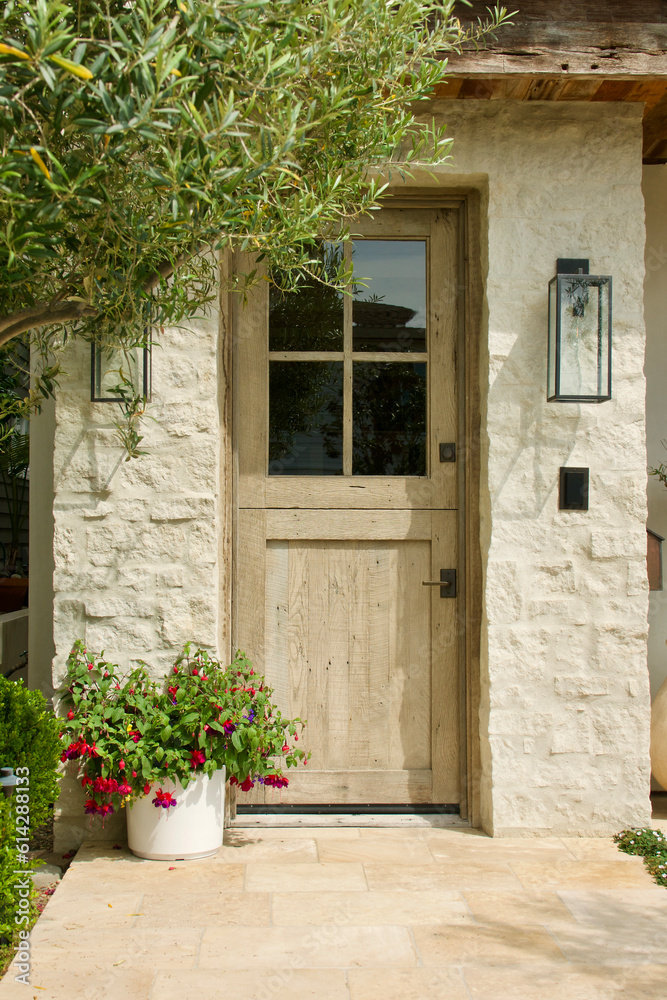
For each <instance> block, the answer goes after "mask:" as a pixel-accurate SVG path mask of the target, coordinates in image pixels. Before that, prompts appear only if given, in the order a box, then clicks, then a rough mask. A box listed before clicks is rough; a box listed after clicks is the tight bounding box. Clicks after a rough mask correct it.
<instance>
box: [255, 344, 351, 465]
mask: <svg viewBox="0 0 667 1000" xmlns="http://www.w3.org/2000/svg"><path fill="white" fill-rule="evenodd" d="M342 474H343V363H342V361H271V362H269V475H270V476H340V475H342Z"/></svg>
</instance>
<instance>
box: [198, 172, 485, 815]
mask: <svg viewBox="0 0 667 1000" xmlns="http://www.w3.org/2000/svg"><path fill="white" fill-rule="evenodd" d="M383 204H386V206H387V207H391V208H431V209H437V208H453V209H456V210H458V212H459V223H460V225H459V254H458V255H459V262H458V265H459V266H458V273H459V275H460V276H461V283H460V286H459V289H458V294H459V302H460V308H459V310H458V331H457V380H458V400H459V404H458V407H459V413H458V424H459V433H458V445H457V462H458V464H459V508H458V510H459V517H458V547H459V553H458V566H459V579H458V588H457V589H458V593H459V595H460V598H461V600H460V602H459V607H458V620H459V631H458V640H459V641H458V647H459V649H458V660H459V692H460V697H459V712H460V739H461V753H460V761H461V803H460V810H461V818H462V819H467V820H468V821H469V823H470V825H471V826H473V827H477V826H480V825H481V816H480V775H481V760H480V733H479V706H480V649H481V620H482V558H481V545H480V518H479V498H480V474H481V465H480V428H481V422H480V413H481V404H480V347H481V318H482V302H483V281H482V262H481V198H480V192H479V191H478V190H477V189H474V188H467V189H461V188H456V189H446V188H444V189H443V188H438V189H434V188H408V189H406V188H405V187H403V188H401V189H400V191H399V190H397V189H395V188H394V189H392V188H391V187H390V188H389V190H388V193H387V195H386V197H385V198H384V199H383ZM351 228H352V229H354V225H352V227H351ZM231 273H232V259H231V255H230V254H225V255H223V256H222V258H221V261H220V277H221V280H220V303H219V306H220V309H219V316H220V330H219V334H220V335H219V344H220V348H219V360H218V387H219V388H218V392H219V400H218V402H219V413H220V438H221V444H220V447H221V454H220V467H221V518H220V530H219V555H220V558H219V565H220V580H219V593H220V612H221V614H220V627H219V648H220V654H221V656H222V657H223V658H224V659H230V658H231V655H232V650H233V649H236V648H237V635H238V632H237V620H236V613H237V609H236V605H235V600H234V594H235V590H236V571H237V564H236V554H237V551H238V544H237V532H238V499H237V496H238V452H237V439H236V434H235V420H234V398H235V392H234V386H235V379H236V371H237V368H236V366H235V364H234V357H235V345H234V336H233V332H234V310H235V309H238V308H242V304H241V302H240V299H239V295H238V293H234V292H232V291H231V290H230V288H231V281H230V275H231ZM230 804H231V807H232V815H233V814H234V811H235V810H234V804H233V803H230Z"/></svg>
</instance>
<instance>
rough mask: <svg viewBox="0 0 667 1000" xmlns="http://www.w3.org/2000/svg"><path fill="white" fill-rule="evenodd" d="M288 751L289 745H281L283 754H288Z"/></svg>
mask: <svg viewBox="0 0 667 1000" xmlns="http://www.w3.org/2000/svg"><path fill="white" fill-rule="evenodd" d="M289 749H290V748H289V744H287V743H284V744H283V753H289Z"/></svg>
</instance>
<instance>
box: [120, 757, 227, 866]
mask: <svg viewBox="0 0 667 1000" xmlns="http://www.w3.org/2000/svg"><path fill="white" fill-rule="evenodd" d="M158 788H161V789H162V790H163V791H165V792H171V793H172V794H173V796H174V798H175V799H176V801H177V803H178V805H176V806H171V807H170V808H169V809H162V808H161V807H158V806H154V805H153V801H152V800H153V799H154V798H155V793H156V791H157V790H158ZM125 811H126V813H127V840H128V845H129V848H130V850H131V851H132V853H133V854H136V856H137V857H138V858H149V859H150V860H151V861H189V860H192V859H194V858H207V857H209V856H210V855H211V854H215V852H216V851H217V850H218V848H220V847H221V846H222V837H223V825H224V816H225V768H224V767H223V768H221V769H220V770H219V771H215V773H214V774H213V775H212V776H211V777H210V778H209V777H208V776H207V775H205V774H198V775H197V777H196V778H194V780H193V781H190V783H189V784H188V787H187V788H183V786H182V785H181V783H180V781H176V782H173V781H169V780H166V781H161V782H159V783H156V784H154V785H151V790H150V792H149V793H148V795H144V796H143V797H142V798H140V799H137V800H136V801H135V802H134V803H133V805H131V806H128V807H127V809H126V810H125Z"/></svg>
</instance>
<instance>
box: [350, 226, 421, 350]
mask: <svg viewBox="0 0 667 1000" xmlns="http://www.w3.org/2000/svg"><path fill="white" fill-rule="evenodd" d="M352 261H353V264H354V274H355V278H356V277H357V276H358V279H359V280H363V282H364V283H363V285H361V284H355V285H354V286H353V292H354V304H353V306H352V321H353V324H354V326H353V330H352V338H353V350H355V351H420V352H424V351H425V350H426V243H425V242H424V240H357V241H356V242H355V243H354V244H353V249H352Z"/></svg>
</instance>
